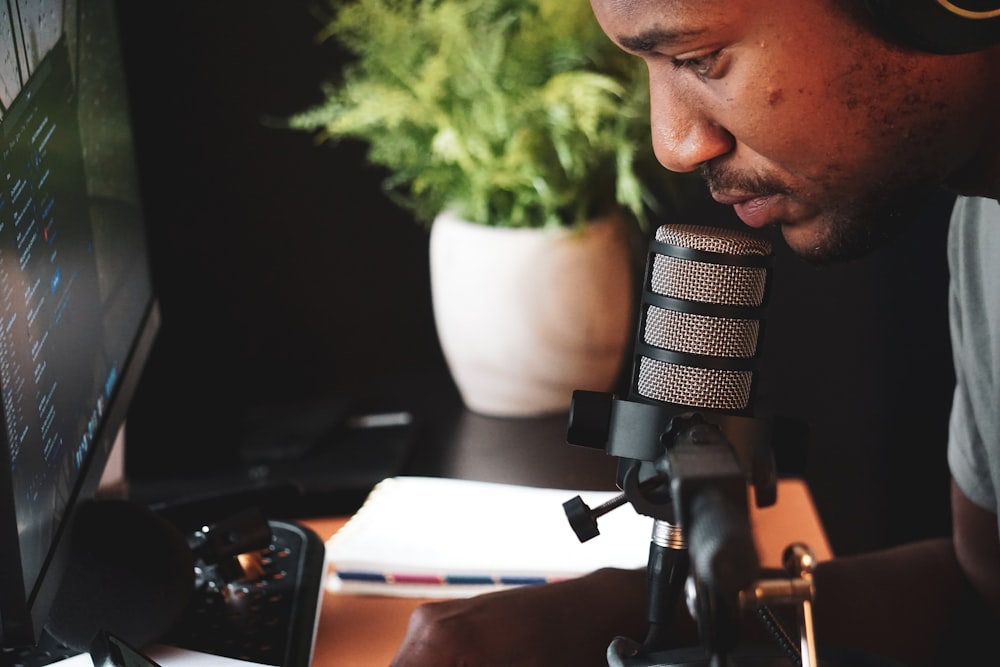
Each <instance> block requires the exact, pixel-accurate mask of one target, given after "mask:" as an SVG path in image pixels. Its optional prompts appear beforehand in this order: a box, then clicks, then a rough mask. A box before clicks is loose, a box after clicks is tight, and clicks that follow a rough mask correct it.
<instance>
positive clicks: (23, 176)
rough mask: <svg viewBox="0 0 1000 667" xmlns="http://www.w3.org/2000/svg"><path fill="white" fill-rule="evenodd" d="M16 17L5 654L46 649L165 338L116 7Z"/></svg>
mask: <svg viewBox="0 0 1000 667" xmlns="http://www.w3.org/2000/svg"><path fill="white" fill-rule="evenodd" d="M15 4H16V7H17V10H18V11H9V12H4V13H3V15H2V19H0V20H3V21H4V22H6V25H4V26H3V32H4V34H5V35H7V36H8V39H5V40H3V42H2V45H3V46H2V48H3V49H4V50H5V53H4V55H3V58H0V61H2V62H3V63H4V64H5V65H4V67H7V68H9V69H8V70H6V71H5V72H4V76H3V81H4V84H5V85H4V87H3V94H4V95H6V98H5V99H2V100H0V102H2V108H0V110H2V117H0V145H2V151H3V152H2V161H0V168H2V170H3V180H2V186H0V188H2V189H0V388H2V397H3V401H2V408H3V410H2V414H3V437H4V446H3V447H2V453H0V456H2V458H3V465H2V466H0V562H3V564H4V567H3V568H2V574H0V645H2V646H3V647H5V648H12V647H19V646H24V645H30V644H32V643H34V642H36V641H37V640H38V639H39V637H40V636H41V633H42V629H43V627H44V625H45V623H46V622H47V619H48V617H49V614H50V611H51V606H52V604H53V600H54V599H55V597H56V594H57V590H58V588H59V585H60V581H61V579H62V575H63V573H64V572H65V570H66V568H67V566H68V563H69V551H70V541H71V540H70V539H69V538H70V536H71V533H72V530H71V528H72V524H73V521H74V519H75V515H76V510H77V508H78V507H79V506H80V505H81V503H82V502H83V501H84V500H86V499H88V498H90V497H92V496H93V495H94V494H95V492H96V491H97V488H98V483H99V480H100V478H101V476H102V473H103V472H104V470H105V464H106V462H107V461H108V458H109V456H110V454H111V452H112V445H113V443H114V442H115V439H116V436H117V434H118V429H119V426H120V425H121V424H122V422H123V420H124V418H125V413H126V409H127V406H128V403H129V399H130V396H131V394H132V391H133V389H134V387H135V385H136V383H137V380H138V378H139V374H140V372H141V369H142V366H143V363H144V361H145V359H146V357H147V355H148V353H149V350H150V347H151V345H152V341H153V338H154V336H155V333H156V330H157V328H158V326H159V311H158V308H157V303H156V299H155V296H154V294H153V290H152V285H151V280H150V276H149V269H148V266H147V258H146V243H145V228H144V222H143V217H142V211H141V207H140V202H139V199H138V195H137V191H138V188H137V184H136V180H135V179H136V175H135V170H134V161H133V155H132V152H131V148H132V144H131V140H130V135H129V115H128V106H127V100H126V97H125V91H124V90H123V89H122V87H121V85H120V81H121V76H122V73H121V70H120V65H119V63H118V61H117V57H116V55H115V54H116V51H115V45H116V41H115V40H116V34H115V31H114V27H115V24H114V21H113V17H114V14H113V5H112V4H111V3H109V2H90V1H82V2H79V3H65V2H61V1H51V0H35V1H22V2H17V3H15Z"/></svg>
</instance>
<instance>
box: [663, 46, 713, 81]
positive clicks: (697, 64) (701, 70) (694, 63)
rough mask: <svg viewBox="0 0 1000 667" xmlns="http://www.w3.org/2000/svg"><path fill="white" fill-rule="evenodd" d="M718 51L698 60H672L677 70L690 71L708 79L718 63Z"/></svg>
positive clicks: (699, 57)
mask: <svg viewBox="0 0 1000 667" xmlns="http://www.w3.org/2000/svg"><path fill="white" fill-rule="evenodd" d="M718 56H719V53H718V51H716V52H714V53H709V54H708V55H704V56H698V57H697V58H671V59H670V60H671V62H672V63H673V65H674V67H676V68H677V69H689V70H691V71H692V72H694V73H695V74H697V75H698V76H700V77H708V76H710V75H711V74H712V69H713V68H714V67H715V64H716V62H717V61H718Z"/></svg>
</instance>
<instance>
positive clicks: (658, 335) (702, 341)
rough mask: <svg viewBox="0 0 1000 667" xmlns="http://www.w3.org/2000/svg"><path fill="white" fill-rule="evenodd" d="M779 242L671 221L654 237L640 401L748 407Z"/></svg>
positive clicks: (636, 394) (639, 354)
mask: <svg viewBox="0 0 1000 667" xmlns="http://www.w3.org/2000/svg"><path fill="white" fill-rule="evenodd" d="M770 259H771V245H770V243H769V242H768V241H767V240H766V239H763V238H759V237H756V236H752V235H750V234H748V233H743V232H739V231H734V230H727V229H718V228H706V227H698V226H694V225H663V226H662V227H660V228H659V229H657V230H656V235H655V238H654V241H653V242H652V243H651V244H650V252H649V259H648V261H647V269H646V271H647V275H646V281H645V283H644V289H643V305H642V309H641V313H642V317H641V322H640V326H639V335H638V337H637V339H636V346H635V355H636V359H637V363H635V364H634V367H633V382H632V384H631V385H630V392H631V397H632V398H633V399H634V400H645V401H653V402H660V403H669V404H673V405H677V406H681V407H685V408H688V409H689V408H703V409H711V410H725V411H731V412H735V413H740V414H745V413H747V412H748V410H749V409H750V406H751V398H752V395H753V388H754V380H755V377H756V372H755V371H756V368H755V361H756V356H757V351H758V348H759V341H760V332H761V321H760V318H761V316H762V309H763V306H764V304H765V299H766V296H767V292H768V286H769V280H768V278H769V271H768V267H769V265H770Z"/></svg>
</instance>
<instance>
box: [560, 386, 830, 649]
mask: <svg viewBox="0 0 1000 667" xmlns="http://www.w3.org/2000/svg"><path fill="white" fill-rule="evenodd" d="M567 440H568V441H569V442H570V443H571V444H577V445H583V446H589V447H599V448H605V449H606V450H607V452H608V453H609V454H612V455H615V456H617V457H618V458H619V466H618V485H619V487H620V488H621V489H622V491H623V493H622V494H621V496H619V497H617V498H615V499H614V500H612V501H610V502H608V503H605V504H604V505H602V506H600V507H598V508H596V509H593V510H591V509H590V508H589V507H587V506H586V505H585V504H584V503H583V501H582V500H581V499H580V497H579V496H577V497H575V498H573V499H571V500H569V501H567V502H566V503H564V509H565V512H566V516H567V519H568V520H569V522H570V525H571V526H572V527H573V529H574V531H575V532H576V534H577V536H578V538H579V539H580V541H586V540H588V539H591V538H592V537H595V536H596V535H597V534H598V533H599V531H598V529H597V522H596V520H597V518H598V517H600V516H601V515H603V514H605V513H607V512H609V511H611V510H612V509H614V508H616V507H619V506H621V505H623V504H625V503H626V502H629V503H631V504H632V506H633V507H634V509H635V511H637V512H638V513H640V514H642V515H644V516H649V517H651V518H652V519H653V531H652V537H651V540H650V550H649V558H648V562H647V596H646V597H647V619H648V629H647V634H646V637H645V638H644V639H643V641H642V642H641V643H640V642H637V641H634V640H632V639H629V638H624V637H619V638H617V639H616V640H615V641H613V642H612V643H611V645H610V646H609V647H608V662H609V665H611V666H612V667H619V666H621V667H647V666H651V665H664V666H667V665H673V666H676V667H681V666H685V667H686V666H691V667H694V666H695V665H710V666H711V667H726V666H728V665H732V664H734V663H733V662H732V660H733V659H735V658H736V657H737V656H738V655H739V652H740V649H741V647H740V642H739V618H740V613H741V610H743V609H746V608H756V609H758V610H759V612H760V613H761V614H762V615H764V616H765V618H766V619H767V620H768V621H769V623H770V624H772V627H773V628H774V629H775V631H776V634H777V635H778V636H779V643H784V645H785V646H784V649H785V653H787V654H789V656H790V658H791V662H788V660H787V657H786V656H782V657H781V661H780V662H775V663H773V664H774V665H788V664H795V665H803V667H816V665H817V661H816V653H815V643H814V638H813V631H812V615H811V602H812V578H811V571H812V553H811V551H810V550H809V549H808V547H805V546H802V545H793V546H792V547H789V549H788V550H786V559H785V560H786V563H785V569H786V572H787V573H788V576H787V577H781V578H777V579H763V580H762V579H759V576H760V564H759V562H758V558H757V551H756V546H755V544H754V541H753V533H752V529H751V526H750V520H749V509H748V500H747V489H748V483H750V482H752V483H753V484H754V490H755V494H754V496H755V498H756V503H757V505H758V506H761V507H764V506H767V505H770V504H773V503H774V502H776V500H777V473H776V470H775V466H774V461H773V456H772V453H771V450H770V445H769V441H770V427H769V425H768V424H766V423H765V422H763V421H761V420H757V419H754V418H748V417H738V416H733V415H706V414H705V413H700V412H682V411H680V410H673V409H671V408H668V407H666V406H663V405H652V404H647V403H641V402H631V401H623V400H618V399H615V398H614V397H613V396H612V395H610V394H605V393H600V392H587V391H576V392H574V394H573V402H572V405H571V410H570V426H569V430H568V436H567ZM682 594H685V597H686V600H687V603H688V607H689V609H691V612H692V615H693V616H694V617H695V619H696V621H697V624H698V633H699V637H700V639H701V645H700V646H692V647H688V648H685V649H670V648H668V647H669V646H670V643H671V639H672V637H671V622H672V620H673V619H674V618H675V615H676V613H677V610H678V604H679V602H680V599H681V595H682ZM768 603H772V604H777V603H781V604H787V603H792V604H798V605H800V609H799V631H800V633H799V634H800V638H801V645H800V648H799V649H796V648H795V647H794V645H793V644H792V642H791V641H790V640H789V639H788V638H787V635H785V634H784V632H783V631H782V630H780V626H778V625H777V623H776V622H775V621H774V620H773V617H772V616H770V611H769V610H768V609H767V607H766V605H767V604H768ZM674 643H675V644H676V641H675V642H674ZM754 664H755V665H763V664H765V663H762V662H754ZM767 664H771V663H767Z"/></svg>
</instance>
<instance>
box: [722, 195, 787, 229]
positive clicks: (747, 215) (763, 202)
mask: <svg viewBox="0 0 1000 667" xmlns="http://www.w3.org/2000/svg"><path fill="white" fill-rule="evenodd" d="M712 198H713V199H714V200H715V201H717V202H719V203H720V204H725V205H728V206H732V207H733V211H735V212H736V215H737V216H739V219H740V220H742V221H743V224H745V225H747V226H748V227H755V228H761V227H764V226H765V225H767V224H768V223H769V222H771V221H772V220H774V218H775V216H774V211H773V209H774V207H775V199H776V197H775V196H773V195H745V194H742V195H741V194H731V193H725V192H713V193H712Z"/></svg>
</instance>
